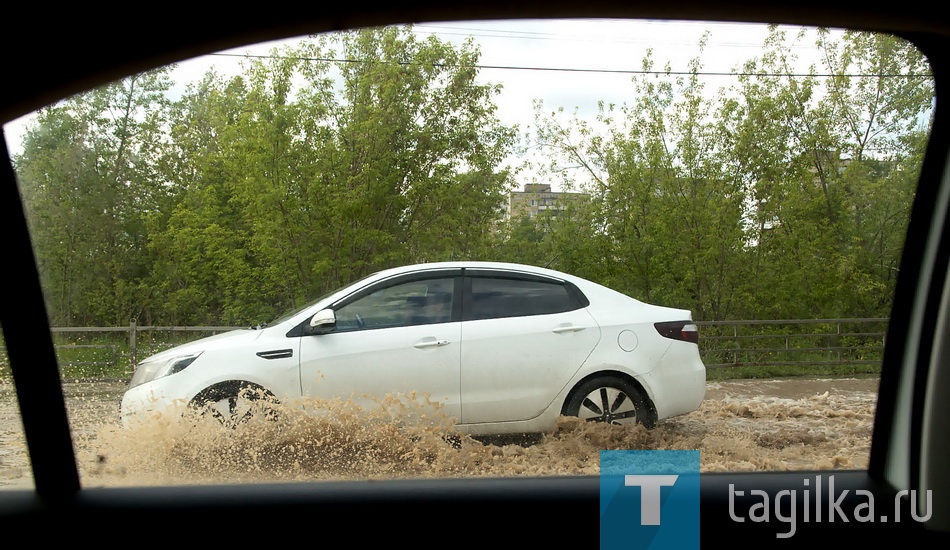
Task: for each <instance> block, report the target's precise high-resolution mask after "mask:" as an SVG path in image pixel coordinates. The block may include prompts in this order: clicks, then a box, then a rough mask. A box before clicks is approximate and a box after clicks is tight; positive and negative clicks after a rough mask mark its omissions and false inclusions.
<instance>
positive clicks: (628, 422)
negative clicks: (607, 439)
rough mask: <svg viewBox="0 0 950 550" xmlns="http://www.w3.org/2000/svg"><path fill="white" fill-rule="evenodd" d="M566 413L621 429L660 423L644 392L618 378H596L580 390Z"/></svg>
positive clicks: (568, 405) (563, 411) (572, 399)
mask: <svg viewBox="0 0 950 550" xmlns="http://www.w3.org/2000/svg"><path fill="white" fill-rule="evenodd" d="M562 413H563V414H564V415H565V416H576V417H578V418H580V419H581V420H586V421H588V422H606V423H608V424H615V425H619V426H636V425H637V424H642V425H643V426H645V427H647V428H652V427H653V426H654V425H655V423H656V420H655V418H654V416H655V415H654V414H652V410H651V408H650V407H649V405H648V403H647V400H646V399H645V398H644V396H643V393H642V392H641V391H640V389H639V388H637V387H636V386H635V385H633V384H631V383H630V382H627V381H626V380H624V379H622V378H619V377H615V376H603V377H599V378H594V379H592V380H588V381H587V382H584V383H583V384H581V385H580V386H578V387H577V388H576V389H575V390H574V392H573V393H572V394H571V398H570V399H568V400H567V402H566V403H565V404H564V408H563V410H562Z"/></svg>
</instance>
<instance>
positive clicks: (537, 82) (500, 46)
mask: <svg viewBox="0 0 950 550" xmlns="http://www.w3.org/2000/svg"><path fill="white" fill-rule="evenodd" d="M415 30H416V32H418V33H421V34H429V33H433V34H437V35H438V36H439V37H440V38H442V39H443V40H446V41H451V42H454V43H461V42H462V41H463V40H464V39H466V38H467V37H469V36H472V37H474V38H475V40H476V41H477V43H478V44H479V45H480V49H481V54H482V55H481V62H480V64H481V65H482V66H483V68H482V69H481V70H480V71H479V78H480V79H482V81H484V82H491V83H502V84H503V85H504V92H503V94H502V95H501V96H500V97H499V98H497V102H498V105H499V113H498V114H499V117H500V118H501V120H502V121H503V122H505V123H508V124H512V123H517V124H519V125H521V126H522V127H526V126H528V125H530V124H531V122H532V121H533V108H532V102H533V101H534V100H542V101H543V102H544V104H545V106H546V107H548V108H549V109H556V108H558V107H563V108H564V109H566V110H568V111H574V110H575V109H577V110H578V111H579V112H580V113H581V114H583V115H587V116H593V115H594V114H595V113H596V110H597V102H598V101H601V100H603V101H605V102H614V103H617V104H622V103H624V102H631V101H632V99H633V98H632V97H631V93H632V85H631V83H630V80H631V77H632V76H633V74H632V72H631V71H638V70H640V69H641V62H642V60H643V58H644V56H645V55H646V53H647V50H648V49H649V48H652V49H653V52H654V53H653V55H654V58H655V59H656V61H657V68H662V67H663V66H664V65H665V64H666V63H667V62H669V63H670V66H671V69H672V70H673V71H674V72H677V71H682V72H686V71H688V70H689V67H688V63H689V61H690V60H691V59H693V58H695V57H696V56H697V55H699V54H700V47H699V41H700V37H701V36H702V35H703V33H705V32H707V31H708V32H709V37H708V41H707V44H706V48H705V52H704V53H703V59H704V64H703V70H704V72H706V73H729V72H731V71H732V70H733V69H735V68H736V67H738V66H739V64H740V63H741V62H743V61H746V60H748V59H751V58H753V57H756V56H758V55H760V53H761V51H762V46H763V43H764V40H765V37H766V34H767V27H766V26H764V25H753V24H744V23H734V24H721V23H670V22H662V21H640V22H631V21H618V20H574V21H563V20H552V21H513V22H448V23H432V24H420V25H416V26H415ZM797 31H798V28H789V35H790V37H794V35H795V34H796V32H797ZM813 38H814V35H812V36H811V37H810V38H808V39H806V40H804V41H803V43H802V44H801V45H800V46H798V47H796V48H795V51H796V53H799V52H800V53H801V55H802V56H803V57H804V58H805V59H809V58H808V54H807V50H808V46H810V45H811V44H812V43H813ZM298 40H299V39H295V40H291V42H297V41H298ZM277 44H278V43H273V42H272V43H267V44H263V45H259V46H257V47H253V48H251V47H244V48H237V49H234V50H229V51H228V52H223V53H227V54H230V55H211V56H204V57H202V58H198V59H195V60H192V61H189V62H182V63H180V64H179V66H178V69H177V71H176V72H175V74H174V78H175V80H176V81H177V82H178V83H179V85H181V86H184V85H185V84H187V83H189V82H195V81H197V80H198V79H199V78H200V77H201V76H202V75H203V74H204V73H205V72H206V71H207V70H208V69H210V68H212V67H214V68H215V70H216V71H217V72H219V73H222V74H229V73H233V72H236V71H237V70H238V68H239V66H240V60H241V57H239V56H234V55H233V54H255V55H264V54H267V53H270V51H271V50H272V48H273V47H274V46H275V45H277ZM597 71H601V72H597ZM704 79H705V81H706V82H707V84H706V85H707V87H708V88H711V89H714V88H716V87H718V86H720V85H728V84H732V83H734V79H733V78H730V77H726V76H715V75H710V76H708V77H704ZM29 121H30V117H24V118H22V119H19V120H17V121H14V122H12V123H10V124H7V125H5V126H4V132H5V134H6V137H7V139H8V140H9V141H8V145H9V146H10V149H11V152H13V153H16V152H18V151H19V150H20V139H21V136H22V134H23V131H24V128H25V127H26V125H27V124H28V123H29Z"/></svg>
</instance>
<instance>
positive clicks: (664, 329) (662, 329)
mask: <svg viewBox="0 0 950 550" xmlns="http://www.w3.org/2000/svg"><path fill="white" fill-rule="evenodd" d="M653 326H655V327H656V331H657V332H659V333H660V336H664V337H666V338H672V339H673V340H682V341H684V342H692V343H694V344H698V343H699V327H697V326H696V323H694V322H692V321H666V322H664V323H654V324H653Z"/></svg>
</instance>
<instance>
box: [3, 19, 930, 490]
mask: <svg viewBox="0 0 950 550" xmlns="http://www.w3.org/2000/svg"><path fill="white" fill-rule="evenodd" d="M933 85H934V84H933V80H932V78H931V73H930V67H929V66H928V63H927V60H926V58H925V57H924V56H923V55H922V54H921V52H920V51H918V50H917V49H916V48H915V47H914V46H913V45H912V44H911V43H909V42H907V41H905V40H903V39H900V38H897V37H894V36H890V35H884V34H875V33H869V32H857V31H849V30H845V29H825V28H808V27H788V26H776V25H760V24H749V23H741V24H740V23H705V22H673V21H628V20H546V21H541V20H538V21H534V20H523V21H470V22H445V23H426V24H421V23H420V24H416V25H405V26H387V27H379V28H365V29H359V30H354V31H347V32H341V33H328V34H321V35H314V36H304V37H298V38H293V39H288V40H285V41H279V42H271V43H267V44H261V45H249V46H247V47H243V48H237V49H234V50H229V51H226V52H219V53H216V54H213V55H208V56H205V57H202V58H198V59H193V60H188V61H183V62H181V63H179V64H176V65H173V66H167V67H161V68H157V69H155V70H154V71H150V72H147V73H142V74H135V75H131V76H129V77H128V78H125V79H122V80H119V81H116V82H113V83H111V84H109V85H106V86H102V87H99V88H96V89H92V90H88V91H87V92H84V93H81V94H78V95H76V96H73V97H70V98H67V99H64V100H63V101H61V102H58V103H56V104H52V105H49V106H47V107H46V108H44V109H41V110H39V111H37V112H35V113H32V114H31V115H29V116H27V117H24V118H22V119H20V120H17V121H14V122H11V123H9V124H7V125H5V126H4V132H5V134H6V137H7V140H8V143H9V144H10V152H11V158H12V162H13V164H14V166H15V169H16V172H17V177H18V180H19V184H20V191H21V195H22V197H23V200H24V205H25V209H26V214H27V219H28V222H29V226H30V230H31V235H32V238H33V245H34V248H35V254H36V257H37V262H38V266H39V268H40V274H41V278H42V283H43V288H44V292H45V295H46V299H47V304H48V315H49V320H50V326H51V330H52V333H53V337H54V341H55V344H56V347H57V353H58V358H59V362H60V369H61V374H62V380H63V387H64V392H65V394H66V397H67V407H68V410H69V414H70V421H71V425H72V429H73V433H74V442H75V445H76V450H77V457H78V459H79V469H80V475H81V479H82V483H83V484H84V485H85V486H110V487H111V486H123V485H176V484H196V483H255V482H269V481H275V480H276V481H300V480H306V481H313V480H334V479H353V478H356V479H383V478H386V479H388V478H414V477H486V476H560V475H591V474H597V473H598V458H599V454H598V453H599V451H600V450H604V449H641V448H648V449H699V450H701V452H702V468H703V471H704V472H707V471H709V472H713V471H768V470H811V469H818V470H825V469H865V468H866V467H867V465H868V458H869V452H870V438H871V427H872V422H873V418H874V411H875V406H876V403H877V390H878V382H879V374H880V368H881V359H882V353H883V348H884V345H885V333H886V331H887V327H888V323H889V317H890V313H891V307H892V305H893V293H894V287H895V283H896V281H897V277H898V275H899V272H900V267H901V257H902V252H903V247H904V236H905V231H906V228H907V223H908V219H909V213H910V210H911V206H912V203H913V200H914V196H915V192H916V186H917V179H918V175H919V173H920V166H921V163H922V159H923V155H924V151H925V149H926V147H927V142H928V139H929V136H930V117H931V115H932V112H933V108H934V88H933ZM463 260H473V261H474V260H478V261H489V262H506V263H515V264H521V265H526V266H531V267H538V268H544V269H552V270H556V271H557V272H559V273H563V274H567V275H565V276H570V277H571V278H570V279H565V280H566V281H568V282H564V281H562V280H560V279H558V280H556V281H554V280H552V279H550V278H547V279H545V278H544V277H542V274H541V273H538V274H535V275H536V276H535V277H533V278H532V277H531V276H529V275H531V274H530V273H528V274H525V273H522V274H519V276H517V277H515V276H513V275H512V274H510V273H507V272H504V271H503V270H501V268H498V269H496V270H495V271H492V269H489V268H486V267H485V266H480V267H479V269H481V271H478V270H477V269H471V270H469V269H468V268H465V267H446V268H444V269H443V271H440V272H438V273H434V274H419V273H401V274H396V275H395V276H394V277H393V279H392V280H391V281H390V280H387V281H385V282H380V283H373V284H377V285H379V286H370V287H366V288H364V285H366V284H367V283H368V282H369V279H367V277H369V275H370V274H374V273H377V272H379V271H380V270H383V269H389V268H396V267H401V266H409V265H415V264H427V263H434V262H443V261H445V262H448V261H463ZM452 270H454V271H452ZM574 277H577V278H578V279H574ZM588 282H590V283H592V285H590V286H587V285H588ZM349 285H352V290H353V293H352V295H348V297H347V298H346V300H344V303H342V304H341V307H340V308H339V309H340V312H336V314H335V315H334V316H331V317H327V318H324V319H323V320H322V321H321V324H320V326H319V327H316V328H315V329H314V331H313V332H312V333H311V332H293V331H290V330H289V331H286V332H283V333H281V334H277V335H272V336H271V335H266V334H263V333H266V332H269V331H254V332H253V333H249V332H247V331H244V332H242V333H240V334H237V335H234V334H231V335H230V337H229V338H223V337H222V338H215V339H208V340H207V343H206V344H204V347H203V348H201V350H200V353H195V352H194V349H191V350H189V352H188V353H187V354H181V355H178V356H174V355H175V354H171V355H173V357H171V358H170V359H168V360H167V361H165V362H162V363H161V364H151V363H149V364H145V363H143V359H145V358H147V357H150V356H152V355H154V354H155V353H156V352H157V351H159V350H165V349H169V348H173V347H174V346H176V345H178V344H183V343H186V342H190V341H192V340H195V339H198V338H199V337H202V336H211V335H216V334H221V333H224V332H227V331H228V330H229V329H232V328H246V327H247V325H248V320H252V319H275V320H274V321H273V322H271V323H270V324H269V326H274V325H275V324H279V323H281V322H282V321H285V320H287V319H289V318H290V317H292V316H293V315H296V314H299V313H301V312H302V311H303V310H304V309H305V308H307V307H311V306H313V305H314V304H316V303H317V302H318V301H320V300H323V299H325V298H326V297H328V296H330V295H331V294H333V293H334V292H337V291H339V290H341V289H343V288H346V287H347V286H349ZM594 285H596V286H594ZM608 289H609V290H608ZM613 292H616V293H620V294H623V295H626V296H628V297H631V298H634V299H636V300H637V301H639V302H640V303H639V304H636V305H632V304H627V303H626V302H623V301H621V298H620V297H619V294H614V293H613ZM313 296H320V298H318V299H316V300H313V298H312V297H313ZM383 298H385V300H383ZM304 303H305V304H307V305H306V306H303V307H301V306H299V304H304ZM430 308H431V309H430ZM383 310H385V311H383ZM433 311H434V312H436V313H432V312H433ZM383 313H385V315H383ZM373 314H376V315H375V316H374V315H373ZM383 318H385V319H384V320H385V323H384V322H383V321H381V320H380V319H383ZM308 330H309V329H308ZM252 337H253V338H256V339H257V340H253V339H252ZM242 338H243V340H242ZM568 338H570V339H571V340H568ZM607 345H609V346H610V347H609V348H604V347H602V346H607ZM254 346H257V347H254ZM657 350H662V351H657ZM648 356H649V357H654V356H655V357H669V358H677V359H682V361H679V362H678V363H677V365H673V366H670V365H665V364H663V365H661V364H660V363H657V364H656V365H654V364H652V363H651V364H649V366H648V367H645V366H644V365H642V364H641V365H631V364H626V363H625V362H624V361H625V359H624V358H630V357H638V358H639V357H648ZM539 357H543V358H544V361H546V362H544V363H542V364H541V365H540V366H539V364H538V361H537V359H538V358H539ZM436 358H440V359H438V360H437V359H436ZM446 358H448V359H446ZM532 359H534V360H535V361H532ZM694 359H696V360H697V361H701V364H700V365H699V366H698V367H696V368H693V369H692V370H691V371H690V372H679V373H677V374H676V376H679V377H680V378H679V380H692V379H695V377H696V376H700V377H701V381H702V384H701V385H700V386H696V387H695V388H692V389H690V390H687V389H683V390H682V391H680V392H679V395H677V392H673V391H668V392H667V393H666V394H664V393H663V391H664V390H663V388H661V387H659V386H658V387H656V388H653V387H649V386H648V384H649V383H650V381H649V378H650V377H649V376H646V375H645V374H644V372H643V370H644V369H647V368H650V369H652V368H654V367H656V368H658V369H659V368H661V367H662V368H663V369H667V370H670V369H675V368H683V369H685V368H686V367H684V366H683V365H687V364H688V365H693V366H696V365H697V363H696V362H695V361H694ZM446 360H450V361H455V362H454V363H445V361H446ZM440 361H441V362H440ZM670 362H671V363H672V359H671V360H670ZM140 363H141V364H140ZM143 365H144V366H143ZM447 365H448V366H447ZM225 367H227V368H230V369H231V370H230V371H226V372H227V374H225V371H224V370H221V369H225ZM137 368H139V369H146V370H142V371H140V372H139V373H137V378H138V379H139V380H142V381H144V382H142V383H141V385H140V386H139V388H142V391H141V395H132V392H131V390H130V388H129V384H128V382H129V380H130V378H131V376H132V372H133V371H135V370H136V369H137ZM700 368H703V369H704V372H703V373H701V374H699V375H697V374H696V373H697V372H699V369H700ZM214 369H218V370H214ZM637 369H641V370H637ZM607 371H609V372H611V373H613V374H611V376H614V375H616V373H621V375H617V376H615V377H613V378H609V377H606V375H604V373H605V372H607ZM628 371H629V372H628ZM7 376H8V375H7V373H6V367H4V366H0V398H2V399H0V406H2V407H5V408H4V409H0V410H2V412H3V413H4V414H2V415H0V417H3V418H5V419H7V420H11V419H12V421H9V422H7V424H8V425H4V426H3V427H2V428H0V429H2V432H0V435H2V437H3V438H4V441H14V442H17V443H16V444H14V445H12V446H11V449H13V450H12V451H11V454H10V455H9V457H4V460H5V461H6V460H7V458H9V459H10V460H12V461H13V462H12V464H14V465H13V466H10V465H8V464H6V463H5V464H4V468H6V472H14V473H12V474H9V475H7V474H6V473H4V475H0V489H3V488H19V487H22V486H24V485H30V484H31V483H32V478H31V474H30V467H29V460H28V457H27V454H26V452H25V445H24V444H23V443H22V437H23V436H22V432H21V431H20V427H19V422H18V421H17V417H16V412H15V410H16V409H15V395H14V392H13V391H12V384H7V383H5V382H4V381H5V380H8V378H7ZM201 376H204V377H206V378H205V379H202V378H201ZM229 376H233V380H232V379H231V378H228V377H229ZM559 377H560V378H559ZM690 377H693V378H690ZM204 380H207V383H205V382H204ZM212 380H213V382H212ZM222 380H225V381H227V382H232V381H233V382H234V383H238V382H240V383H241V384H244V383H251V382H253V385H254V389H255V390H256V391H260V395H264V396H267V397H268V398H274V399H273V400H272V401H268V402H270V403H272V404H273V403H275V402H279V403H280V405H281V407H282V408H281V410H280V411H279V413H280V414H278V415H277V417H278V420H276V421H273V419H271V420H270V421H264V420H261V421H260V422H258V421H257V419H258V417H257V416H255V421H254V422H248V423H246V424H241V425H230V424H229V425H221V424H218V423H214V422H207V423H205V422H203V421H202V422H199V421H197V420H194V419H193V418H191V417H182V418H185V420H184V421H182V422H172V421H168V420H167V418H166V420H164V421H161V422H153V423H142V424H135V425H133V426H129V425H127V424H125V425H124V424H123V417H120V414H119V412H118V411H119V406H120V403H121V404H122V406H123V411H124V410H125V408H126V407H130V408H131V407H139V408H142V407H145V404H146V398H145V397H144V396H145V395H146V390H147V391H148V395H149V397H150V398H151V397H155V396H161V397H162V398H167V399H168V401H169V402H173V401H176V400H178V401H187V402H188V403H189V405H194V406H195V407H194V409H195V411H197V410H198V408H199V406H214V405H216V404H217V405H219V404H221V403H222V402H223V403H227V402H228V401H229V400H231V398H232V397H235V396H232V395H230V394H227V393H224V392H225V390H226V389H229V388H230V386H227V385H226V384H223V383H222V382H221V381H222ZM591 380H596V381H599V382H600V384H596V383H594V384H593V385H590V383H591ZM606 380H609V382H610V383H609V384H607V382H604V381H606ZM618 380H619V381H618ZM397 382H398V385H396V383H397ZM545 383H546V384H547V385H545ZM189 384H190V385H189ZM387 384H391V385H387ZM689 384H690V383H684V385H682V386H674V387H678V388H685V387H686V386H689ZM446 387H449V388H455V390H454V391H456V392H457V393H456V394H452V395H451V396H450V397H443V393H440V392H443V388H446ZM288 388H292V389H294V391H297V392H298V394H300V395H296V396H290V395H289V394H288V393H287V392H288V391H289V390H288ZM602 390H603V391H602ZM608 390H609V391H611V392H615V393H611V394H610V395H612V396H620V397H614V398H612V399H614V400H615V401H614V402H616V403H619V402H620V401H625V403H626V404H627V405H628V407H627V408H623V409H621V408H618V409H617V410H616V411H613V410H612V409H611V410H606V409H610V407H611V406H613V405H611V404H610V403H608V402H607V401H606V400H605V401H603V403H604V404H607V406H604V407H603V408H604V410H600V409H598V408H596V407H594V408H590V407H588V402H587V401H585V400H584V398H585V397H588V396H589V395H590V396H600V395H602V394H603V395H607V394H608ZM127 392H128V393H127ZM686 394H689V395H686ZM694 395H699V396H700V398H697V399H696V400H694V399H693V397H692V396H694ZM232 401H233V400H232ZM258 401H265V400H256V401H255V402H254V403H253V404H252V405H255V404H258ZM539 403H540V404H539ZM275 406H276V405H275ZM585 407H586V408H585ZM145 408H147V407H145ZM195 411H192V410H191V409H189V412H195ZM149 412H150V414H154V415H155V416H156V417H157V416H158V415H159V411H158V410H149ZM229 413H231V414H234V411H233V410H232V411H229ZM123 414H124V413H123ZM509 415H517V416H509ZM585 415H587V416H585ZM625 415H628V416H630V417H631V418H634V419H635V420H637V421H635V422H631V423H623V422H619V420H621V419H622V418H626V416H625ZM219 416H220V415H219ZM258 416H261V415H258ZM176 418H179V417H176ZM199 418H201V419H204V417H199ZM465 418H468V419H470V422H468V423H466V422H462V421H461V419H465ZM542 420H543V421H545V422H546V421H547V420H550V421H551V423H550V424H545V423H544V422H542ZM587 420H606V422H594V421H587ZM512 422H515V423H517V424H516V425H517V426H518V427H523V428H524V430H525V431H524V432H521V431H520V429H512V431H511V432H510V433H506V432H505V430H504V429H503V428H500V427H499V426H504V425H508V426H511V425H513V424H511V423H512ZM462 424H466V425H469V426H495V427H496V428H497V429H494V430H486V431H485V432H484V433H470V431H466V430H463V429H460V428H459V426H460V425H462ZM463 427H464V426H463ZM538 427H541V428H538ZM535 428H538V431H534V429H535ZM0 473H3V472H0Z"/></svg>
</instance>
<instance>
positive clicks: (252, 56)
mask: <svg viewBox="0 0 950 550" xmlns="http://www.w3.org/2000/svg"><path fill="white" fill-rule="evenodd" d="M209 55H211V56H218V57H239V58H246V59H294V60H298V61H313V62H322V63H387V62H385V61H379V60H375V59H336V58H329V57H290V56H279V55H270V54H269V55H256V54H231V53H215V54H209ZM389 63H395V64H398V65H419V64H418V63H411V62H389ZM432 66H436V67H454V68H463V66H457V65H447V64H441V63H433V64H432ZM464 68H474V69H489V70H507V71H548V72H571V73H598V74H629V75H669V76H693V75H695V76H729V77H739V76H761V77H788V78H808V77H813V78H841V77H843V78H933V75H932V74H927V73H923V74H918V73H912V74H900V73H887V74H854V73H849V74H830V73H762V72H723V71H666V70H663V71H653V70H642V69H641V70H635V69H581V68H572V67H530V66H517V65H466V66H464Z"/></svg>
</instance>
